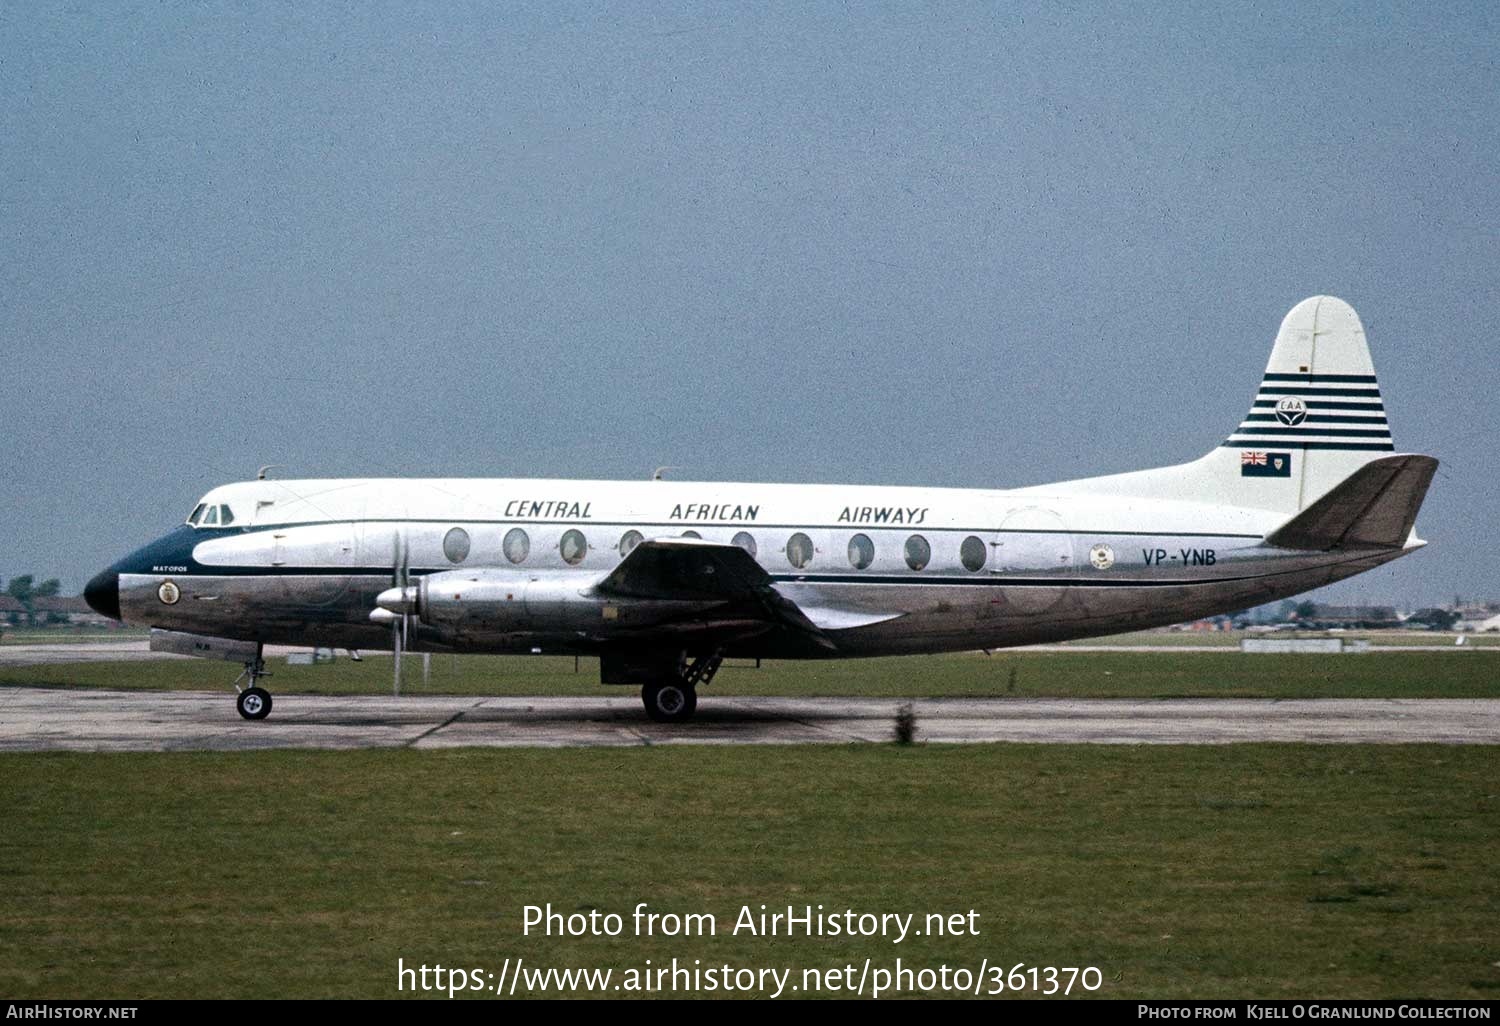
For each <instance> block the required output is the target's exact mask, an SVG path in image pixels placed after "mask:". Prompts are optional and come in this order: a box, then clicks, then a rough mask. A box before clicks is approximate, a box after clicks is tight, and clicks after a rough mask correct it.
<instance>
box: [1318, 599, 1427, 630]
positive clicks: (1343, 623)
mask: <svg viewBox="0 0 1500 1026" xmlns="http://www.w3.org/2000/svg"><path fill="white" fill-rule="evenodd" d="M1297 624H1298V626H1301V627H1311V628H1314V629H1315V630H1324V631H1326V630H1331V629H1334V628H1339V629H1343V630H1378V629H1380V628H1383V627H1400V626H1401V616H1400V614H1398V613H1397V612H1396V609H1395V607H1394V606H1327V605H1323V604H1322V603H1315V604H1314V605H1313V607H1312V609H1311V611H1309V613H1308V614H1307V615H1306V616H1298V617H1297Z"/></svg>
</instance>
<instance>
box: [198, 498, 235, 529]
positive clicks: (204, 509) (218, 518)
mask: <svg viewBox="0 0 1500 1026" xmlns="http://www.w3.org/2000/svg"><path fill="white" fill-rule="evenodd" d="M187 522H188V523H190V524H192V525H193V526H194V527H224V526H225V525H227V524H232V523H234V513H233V511H231V510H230V508H229V507H228V506H224V505H219V506H210V505H208V504H207V503H204V502H200V503H199V504H198V508H197V509H195V510H193V515H192V516H190V517H188V519H187Z"/></svg>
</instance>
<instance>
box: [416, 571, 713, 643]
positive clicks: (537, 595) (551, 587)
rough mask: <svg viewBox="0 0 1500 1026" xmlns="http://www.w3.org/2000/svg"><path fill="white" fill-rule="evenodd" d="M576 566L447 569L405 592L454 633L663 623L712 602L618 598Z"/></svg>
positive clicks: (429, 619) (424, 615)
mask: <svg viewBox="0 0 1500 1026" xmlns="http://www.w3.org/2000/svg"><path fill="white" fill-rule="evenodd" d="M597 583H598V578H592V577H585V576H583V575H581V574H579V573H578V572H577V571H576V570H575V571H568V570H552V571H548V570H540V571H532V572H524V571H516V570H447V571H444V572H442V573H437V574H427V575H426V576H424V577H422V578H420V579H419V580H418V581H417V582H416V584H415V585H413V586H412V587H411V588H409V589H408V590H407V592H406V594H407V596H409V599H410V600H414V601H411V602H410V605H411V606H412V607H413V608H412V609H411V612H414V613H416V615H417V617H418V618H419V619H420V620H421V621H422V623H424V624H428V625H430V626H432V627H436V628H438V629H439V630H444V631H452V632H455V633H459V634H462V633H469V632H483V633H493V632H502V633H510V632H545V633H552V632H557V631H582V632H588V633H590V634H600V633H610V632H612V631H613V630H614V629H617V628H627V629H628V628H634V627H642V626H649V625H651V624H656V623H661V622H662V621H664V620H668V619H671V618H673V617H678V616H682V615H684V614H685V613H691V612H692V611H693V610H694V609H701V608H705V607H707V606H710V605H714V603H704V602H681V601H664V600H655V599H635V598H620V597H617V596H609V595H603V594H600V593H598V592H597V591H595V585H596V584H597Z"/></svg>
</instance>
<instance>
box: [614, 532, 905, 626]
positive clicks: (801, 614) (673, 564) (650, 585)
mask: <svg viewBox="0 0 1500 1026" xmlns="http://www.w3.org/2000/svg"><path fill="white" fill-rule="evenodd" d="M595 590H597V591H599V592H602V593H604V594H608V595H618V596H620V597H621V598H638V599H688V600H695V601H720V602H725V603H729V604H733V605H735V606H737V607H739V608H742V609H743V610H744V611H745V612H746V614H747V615H750V616H751V617H753V618H755V619H762V620H764V621H766V622H769V623H774V624H779V625H780V626H783V627H789V628H791V629H793V630H795V631H797V632H799V633H801V634H804V635H806V636H808V637H809V638H810V639H812V640H813V641H814V642H816V643H817V644H818V646H819V647H821V648H829V649H832V648H834V647H835V646H834V644H833V642H832V641H831V640H830V639H829V637H828V636H827V634H825V633H824V631H825V629H826V630H842V629H848V628H850V627H863V626H868V625H869V624H873V623H881V622H883V621H885V620H892V619H895V618H896V617H898V616H901V615H902V614H901V613H876V614H870V613H863V612H853V611H847V610H840V609H824V608H807V607H802V606H799V605H798V604H797V603H795V602H793V601H792V600H791V599H788V598H787V597H786V596H784V595H782V594H781V593H780V592H779V591H777V590H776V587H775V584H774V582H773V581H772V579H771V575H770V574H768V573H766V571H765V569H764V568H763V567H762V566H761V565H760V564H759V563H757V562H756V561H755V559H754V557H752V556H751V555H750V553H748V552H746V551H745V550H744V549H742V548H740V547H739V546H737V545H724V544H722V543H720V542H710V541H702V540H700V539H697V538H656V539H652V540H650V541H643V542H641V543H640V544H639V545H637V546H636V547H635V548H634V549H632V550H631V551H630V555H628V556H626V557H625V559H624V561H622V562H621V563H620V565H619V566H617V567H616V568H615V569H614V572H612V573H611V574H610V575H609V576H607V577H605V578H604V579H603V580H602V581H600V582H599V583H598V584H597V585H596V586H595Z"/></svg>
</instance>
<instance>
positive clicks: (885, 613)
mask: <svg viewBox="0 0 1500 1026" xmlns="http://www.w3.org/2000/svg"><path fill="white" fill-rule="evenodd" d="M1437 465H1438V461H1437V460H1436V459H1434V458H1433V457H1431V456H1424V455H1416V454H1407V453H1397V452H1396V451H1395V446H1394V443H1393V441H1392V436H1391V431H1390V425H1389V422H1388V421H1387V419H1386V411H1385V406H1384V403H1383V401H1382V398H1381V394H1380V389H1379V386H1378V385H1377V383H1376V378H1375V369H1374V366H1373V364H1372V363H1371V360H1370V353H1369V348H1368V346H1367V345H1366V342H1365V333H1364V328H1363V326H1362V325H1361V323H1360V320H1359V317H1358V315H1356V314H1355V312H1354V310H1353V308H1352V307H1350V306H1349V305H1348V304H1347V303H1345V302H1343V301H1342V300H1340V299H1336V298H1334V297H1332V296H1314V297H1312V298H1310V299H1306V300H1304V301H1302V302H1301V303H1298V304H1297V305H1296V306H1295V307H1293V308H1292V310H1291V312H1290V313H1288V314H1287V315H1286V317H1285V319H1284V320H1283V321H1282V323H1281V328H1280V331H1279V332H1278V333H1277V336H1276V340H1275V344H1274V346H1273V348H1272V350H1271V357H1270V361H1269V362H1268V363H1267V365H1266V372H1265V376H1264V377H1263V378H1262V380H1261V383H1260V387H1259V389H1258V390H1257V392H1256V394H1255V398H1254V400H1253V401H1252V404H1251V407H1250V411H1249V413H1247V414H1246V416H1245V418H1244V419H1243V420H1242V421H1241V422H1240V424H1239V426H1238V427H1236V428H1235V429H1234V430H1233V431H1232V432H1231V433H1230V434H1229V436H1228V437H1227V439H1226V440H1224V441H1223V442H1222V443H1220V444H1218V445H1216V446H1215V447H1214V448H1213V449H1212V450H1210V451H1209V452H1208V453H1207V454H1206V455H1204V456H1203V457H1201V458H1199V459H1197V460H1194V461H1192V462H1188V463H1183V464H1178V465H1175V466H1167V467H1158V468H1155V469H1149V470H1141V471H1135V472H1130V473H1120V474H1110V475H1108V476H1103V477H1092V478H1086V479H1083V480H1075V481H1067V482H1063V483H1059V484H1051V485H1041V486H1033V487H1024V488H1014V489H1008V490H991V489H955V488H925V487H871V486H854V485H806V484H803V485H795V484H746V483H737V482H685V481H681V482H680V481H671V480H659V479H657V480H649V481H647V480H642V481H575V480H548V479H479V478H474V479H328V480H276V479H270V480H268V479H265V475H264V473H262V474H261V475H260V477H259V478H258V479H257V480H254V481H247V482H241V483H236V484H227V485H223V486H221V487H218V488H215V489H213V490H212V491H210V492H209V493H208V494H207V495H205V496H203V498H202V500H201V501H200V502H198V503H197V504H196V505H195V506H194V508H193V511H192V513H191V514H190V515H189V516H188V518H187V521H186V522H185V523H184V524H182V525H180V526H178V527H177V528H176V529H174V530H172V531H170V532H168V533H167V534H165V535H163V536H162V537H160V538H158V539H157V540H155V541H153V542H151V543H150V544H148V545H146V546H144V547H143V548H140V549H138V550H137V551H135V552H133V553H131V554H130V555H128V556H126V557H125V558H123V559H121V560H119V561H118V562H116V563H115V564H113V565H112V566H110V567H109V568H108V569H107V570H105V571H103V572H101V573H100V574H98V575H97V576H95V577H94V578H93V579H92V580H91V581H90V582H89V584H88V586H87V588H86V589H85V598H86V599H87V601H88V604H89V605H90V606H92V607H93V608H94V609H95V610H96V611H98V612H100V613H102V614H104V615H105V616H108V617H112V618H114V619H116V620H121V621H123V622H125V623H127V624H132V625H144V626H149V627H151V628H153V631H152V647H153V648H155V649H157V650H161V651H174V652H181V653H186V654H192V655H201V656H207V657H211V658H221V659H227V660H232V661H237V662H241V663H243V664H244V672H243V673H241V675H240V677H239V679H237V680H236V681H235V685H234V686H235V689H236V691H237V692H238V697H237V708H238V710H239V713H240V715H241V716H243V717H245V718H246V719H249V720H260V719H264V718H265V717H266V716H267V715H268V714H269V713H270V711H271V696H270V694H269V692H268V691H267V690H266V688H265V687H263V686H262V685H263V679H264V677H265V676H267V671H266V664H265V660H264V646H265V645H267V644H289V645H298V646H325V647H337V648H347V649H349V650H351V651H356V650H359V649H386V648H389V649H391V650H392V651H394V652H395V654H396V656H397V658H396V675H397V676H396V686H397V688H398V690H399V684H400V677H399V674H400V664H401V659H400V656H401V653H402V652H403V651H404V650H405V651H421V652H469V653H497V654H506V653H509V654H525V653H539V652H543V653H555V654H568V655H589V656H597V657H598V659H599V666H600V680H601V683H602V684H606V685H623V686H635V687H639V688H640V689H641V698H642V701H643V704H644V706H645V711H646V714H647V715H648V716H649V717H650V718H651V719H653V720H657V721H659V722H665V723H678V722H683V721H686V720H688V719H690V718H691V717H692V715H693V713H694V710H695V709H696V707H697V691H698V689H699V688H702V687H706V686H707V685H708V684H709V683H710V682H711V681H712V680H713V678H714V675H715V673H716V672H717V671H718V669H719V667H720V665H721V663H722V662H723V660H724V659H726V658H741V657H744V658H755V659H837V658H851V657H868V656H889V655H915V654H922V653H938V652H951V651H975V650H980V649H998V648H1005V647H1010V646H1016V645H1026V644H1034V643H1038V642H1053V641H1062V640H1066V639H1070V638H1083V637H1090V636H1097V635H1103V634H1113V633H1117V632H1120V631H1130V630H1137V629H1141V628H1147V627H1154V626H1162V625H1167V624H1172V623H1177V622H1180V621H1182V620H1186V619H1193V618H1198V617H1203V616H1210V615H1215V614H1219V613H1224V612H1229V611H1233V610H1238V609H1243V608H1246V607H1247V606H1253V605H1258V604H1261V603H1264V602H1268V601H1271V600H1274V599H1278V598H1283V597H1286V596H1289V595H1295V594H1297V593H1299V592H1302V591H1306V590H1308V589H1311V588H1316V587H1320V586H1322V585H1326V584H1330V583H1332V582H1334V581H1338V580H1341V579H1343V578H1346V577H1349V576H1352V575H1354V574H1357V573H1361V572H1363V571H1366V570H1370V569H1372V568H1374V567H1377V566H1380V565H1381V564H1383V563H1387V562H1389V561H1391V560H1393V559H1396V558H1398V557H1400V556H1403V555H1406V554H1407V553H1409V552H1412V551H1414V550H1415V549H1417V548H1420V547H1421V546H1423V545H1425V544H1426V543H1425V542H1424V541H1422V540H1421V539H1419V538H1418V537H1417V535H1416V532H1415V522H1416V516H1417V510H1418V508H1419V507H1420V506H1421V504H1422V500H1423V498H1424V497H1425V496H1426V493H1427V489H1428V486H1429V485H1430V483H1431V481H1432V476H1433V473H1434V472H1435V470H1436V469H1437ZM656 476H657V478H660V477H661V475H660V474H658V475H656ZM241 681H247V682H248V686H247V687H242V686H241Z"/></svg>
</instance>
